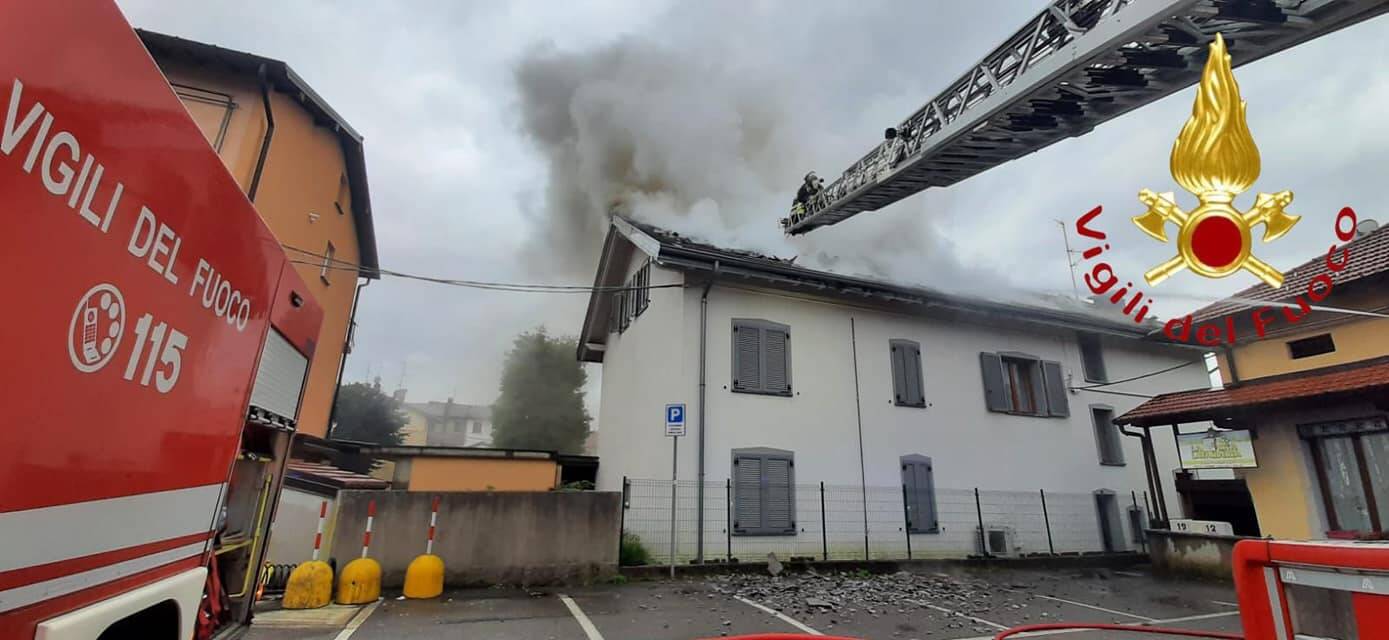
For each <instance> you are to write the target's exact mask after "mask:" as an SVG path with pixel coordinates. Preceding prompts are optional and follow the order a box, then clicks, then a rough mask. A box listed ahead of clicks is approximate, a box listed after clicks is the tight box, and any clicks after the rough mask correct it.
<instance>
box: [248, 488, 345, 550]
mask: <svg viewBox="0 0 1389 640" xmlns="http://www.w3.org/2000/svg"><path fill="white" fill-rule="evenodd" d="M325 500H326V501H328V517H327V519H326V520H325V522H324V523H323V527H324V529H323V544H322V547H321V549H322V552H321V553H320V554H319V559H320V560H327V559H328V549H329V548H331V546H332V543H333V522H334V517H333V516H334V513H336V512H335V511H334V510H335V509H336V507H337V504H336V502H337V501H336V500H335V499H334V498H325V497H323V496H319V495H316V494H312V493H308V492H306V491H301V490H299V489H295V488H294V487H290V486H286V487H285V488H284V489H283V490H281V491H280V504H279V506H278V507H277V508H276V509H275V522H274V524H273V525H272V526H271V529H270V548H269V549H268V550H267V551H266V556H265V561H266V562H269V563H272V564H298V563H300V562H306V561H308V560H309V559H310V558H312V557H313V539H314V534H315V533H316V532H317V531H318V512H319V508H320V507H321V506H322V505H323V501H325Z"/></svg>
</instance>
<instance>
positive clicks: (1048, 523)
mask: <svg viewBox="0 0 1389 640" xmlns="http://www.w3.org/2000/svg"><path fill="white" fill-rule="evenodd" d="M1037 493H1038V494H1040V495H1041V496H1042V523H1043V524H1045V525H1046V527H1047V550H1048V551H1050V552H1051V555H1056V545H1055V544H1053V543H1052V541H1051V516H1049V515H1047V490H1046V489H1038V490H1037Z"/></svg>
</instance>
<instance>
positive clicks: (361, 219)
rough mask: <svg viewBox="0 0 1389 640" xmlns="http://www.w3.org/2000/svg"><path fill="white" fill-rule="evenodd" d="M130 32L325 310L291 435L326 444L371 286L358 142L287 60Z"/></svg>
mask: <svg viewBox="0 0 1389 640" xmlns="http://www.w3.org/2000/svg"><path fill="white" fill-rule="evenodd" d="M137 31H138V33H139V34H140V37H141V39H142V40H144V43H145V47H146V48H147V49H148V50H149V52H150V55H151V56H152V57H153V58H154V60H155V62H156V63H158V64H159V67H160V69H162V70H163V71H164V75H165V77H167V78H168V80H169V84H170V85H171V86H172V87H173V90H174V92H175V93H176V94H177V95H178V97H179V98H180V99H181V100H182V101H183V104H184V106H186V107H187V108H188V113H189V115H191V116H192V117H193V119H194V120H195V121H196V122H197V123H198V126H199V127H200V128H201V129H202V131H203V133H204V134H205V135H206V136H207V140H208V142H209V143H210V144H211V145H212V147H213V148H214V149H216V151H217V153H218V155H220V156H221V157H222V162H223V163H224V164H225V165H226V167H227V171H229V172H230V173H231V175H232V177H233V178H235V179H236V181H237V183H238V184H240V185H241V186H242V188H243V189H244V190H245V191H246V195H247V197H248V198H250V200H251V201H252V202H253V203H255V206H256V210H257V211H259V212H260V215H261V217H262V218H264V219H265V222H266V223H267V224H268V225H269V226H270V229H271V231H273V232H274V233H275V236H276V237H277V238H278V239H279V240H280V242H281V243H282V244H283V245H285V246H286V250H287V251H288V252H289V254H290V257H291V259H296V260H297V261H298V262H299V265H298V269H299V273H300V275H301V276H303V277H304V280H305V281H306V282H308V283H309V286H310V288H311V289H312V293H313V295H314V297H315V298H316V299H317V300H318V302H319V304H321V305H322V306H323V327H322V329H320V331H319V340H318V348H317V350H316V352H315V354H314V359H313V363H312V364H311V365H310V369H309V375H308V381H307V382H306V387H305V390H304V400H303V405H302V407H301V408H300V411H299V431H300V432H301V433H306V434H310V435H314V436H324V435H325V434H326V433H327V431H328V425H329V422H330V419H331V416H332V407H333V400H334V396H335V394H336V391H337V386H338V380H339V378H340V377H341V375H342V365H343V362H344V358H345V357H346V355H347V354H348V353H349V352H350V351H351V349H352V333H353V327H354V324H355V323H354V321H353V316H354V314H355V311H356V305H357V298H358V295H359V293H360V290H361V287H362V286H364V285H365V284H366V280H363V279H374V278H376V277H378V276H377V273H376V269H377V266H378V263H377V256H376V238H375V233H374V231H373V227H372V220H371V201H370V195H369V193H368V191H367V176H366V162H365V157H364V155H363V151H362V137H361V135H360V134H358V133H357V132H356V131H354V130H353V129H352V127H351V126H349V125H348V124H347V122H346V121H345V120H343V118H342V116H340V115H338V114H337V112H335V111H333V108H332V107H331V106H329V105H328V103H327V102H326V101H324V100H323V98H321V97H320V96H319V95H318V94H317V93H315V92H314V90H313V88H311V87H310V86H309V85H308V83H306V82H304V80H303V78H300V77H299V75H298V74H296V73H295V72H294V70H293V69H291V68H290V67H289V65H287V64H285V63H284V62H281V61H279V60H273V59H270V58H264V57H261V56H257V55H253V54H249V53H242V52H240V51H233V50H231V49H224V48H221V47H217V46H213V45H209V44H204V43H200V42H194V41H191V40H185V39H183V38H176V37H173V36H168V35H163V34H159V33H154V32H150V31H144V30H137ZM351 265H359V266H358V267H357V268H353V267H352V266H351ZM359 282H360V284H359Z"/></svg>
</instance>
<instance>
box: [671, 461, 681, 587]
mask: <svg viewBox="0 0 1389 640" xmlns="http://www.w3.org/2000/svg"><path fill="white" fill-rule="evenodd" d="M679 451H680V436H678V435H674V436H671V438H670V577H671V578H672V579H673V578H675V499H676V487H679V486H680V485H679V484H678V482H677V481H676V475H675V469H676V466H677V465H679V464H680V456H679V455H678V452H679Z"/></svg>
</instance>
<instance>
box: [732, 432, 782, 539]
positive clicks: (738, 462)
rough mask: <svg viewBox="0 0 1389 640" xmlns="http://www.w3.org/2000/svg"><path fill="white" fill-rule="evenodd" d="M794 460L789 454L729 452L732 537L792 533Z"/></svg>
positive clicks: (760, 449)
mask: <svg viewBox="0 0 1389 640" xmlns="http://www.w3.org/2000/svg"><path fill="white" fill-rule="evenodd" d="M795 470H796V463H795V456H794V454H793V453H791V452H790V451H785V450H782V449H768V448H763V447H758V448H753V449H734V450H733V473H732V475H733V534H734V535H740V536H782V535H794V534H795V533H796V483H795V475H796V474H795Z"/></svg>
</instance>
